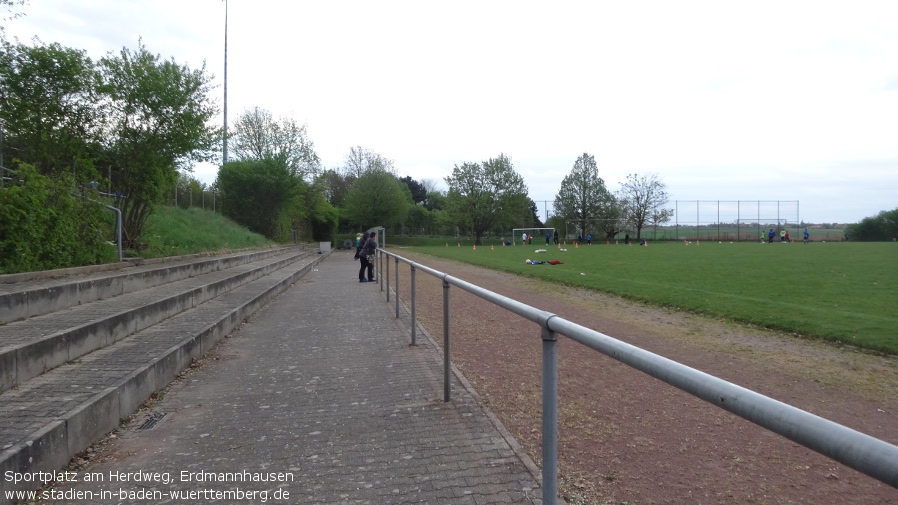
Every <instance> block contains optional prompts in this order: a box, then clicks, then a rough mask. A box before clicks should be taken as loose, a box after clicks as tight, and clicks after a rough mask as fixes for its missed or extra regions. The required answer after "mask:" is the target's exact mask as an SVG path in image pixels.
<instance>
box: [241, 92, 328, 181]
mask: <svg viewBox="0 0 898 505" xmlns="http://www.w3.org/2000/svg"><path fill="white" fill-rule="evenodd" d="M231 131H232V132H233V133H232V135H231V137H230V139H229V146H230V148H231V150H232V151H231V152H232V153H233V154H234V157H235V158H236V159H238V160H243V161H249V160H265V159H271V160H276V161H277V162H278V163H281V164H283V165H284V166H286V167H287V168H288V169H289V170H290V173H291V174H293V175H294V176H296V177H300V178H302V179H303V180H308V181H311V180H312V179H314V177H315V176H317V175H318V174H319V172H320V171H321V161H320V160H319V158H318V154H317V153H316V152H315V146H314V143H313V142H312V140H311V139H309V135H308V131H307V128H306V125H304V124H303V125H299V124H297V123H296V121H295V120H294V119H292V118H280V119H278V120H275V119H274V118H273V117H272V115H271V112H268V111H267V110H264V109H260V108H259V107H254V108H253V109H250V110H247V111H245V112H244V113H243V114H242V115H240V116H238V118H237V120H236V121H235V122H234V125H233V128H232V130H231Z"/></svg>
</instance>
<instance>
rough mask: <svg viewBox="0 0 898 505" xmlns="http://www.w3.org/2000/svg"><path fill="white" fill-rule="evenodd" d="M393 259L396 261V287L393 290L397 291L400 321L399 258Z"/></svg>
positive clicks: (397, 313)
mask: <svg viewBox="0 0 898 505" xmlns="http://www.w3.org/2000/svg"><path fill="white" fill-rule="evenodd" d="M393 258H394V259H395V260H396V264H395V265H394V266H395V267H396V273H395V274H394V275H396V287H395V288H393V289H395V290H396V319H399V256H393Z"/></svg>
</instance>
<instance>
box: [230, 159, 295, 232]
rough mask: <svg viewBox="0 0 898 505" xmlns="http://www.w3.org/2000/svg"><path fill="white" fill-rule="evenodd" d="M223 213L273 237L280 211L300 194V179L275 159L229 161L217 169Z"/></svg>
mask: <svg viewBox="0 0 898 505" xmlns="http://www.w3.org/2000/svg"><path fill="white" fill-rule="evenodd" d="M217 182H218V187H219V190H220V191H221V199H222V208H223V214H224V215H225V216H227V217H229V218H231V219H233V220H234V221H236V222H238V223H240V224H242V225H244V226H246V227H247V228H249V229H250V230H252V231H254V232H256V233H259V234H261V235H264V236H266V237H268V238H274V237H275V236H276V235H277V231H278V221H279V216H280V214H281V211H282V209H283V207H284V206H285V205H287V203H288V202H289V201H290V200H291V199H293V198H295V197H297V196H299V195H301V194H302V193H301V188H300V180H299V179H298V178H296V177H293V176H292V175H291V174H290V172H289V170H288V169H287V167H285V166H284V165H283V164H282V163H278V162H277V161H275V160H271V159H266V160H253V161H230V162H228V163H225V164H224V165H223V166H222V167H221V169H220V170H219V171H218V181H217Z"/></svg>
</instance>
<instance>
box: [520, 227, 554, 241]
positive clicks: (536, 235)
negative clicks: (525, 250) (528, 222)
mask: <svg viewBox="0 0 898 505" xmlns="http://www.w3.org/2000/svg"><path fill="white" fill-rule="evenodd" d="M525 233H526V234H527V236H528V237H529V236H532V237H533V242H536V243H537V244H545V243H547V241H546V234H548V235H549V240H548V243H550V244H551V243H552V240H553V239H554V237H555V228H514V229H512V230H511V243H512V245H519V242H520V241H521V239H522V238H523V237H522V235H523V234H525ZM527 242H528V241H525V242H524V243H523V244H520V245H527Z"/></svg>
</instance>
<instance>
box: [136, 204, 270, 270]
mask: <svg viewBox="0 0 898 505" xmlns="http://www.w3.org/2000/svg"><path fill="white" fill-rule="evenodd" d="M142 239H143V241H144V244H145V246H144V248H143V249H142V250H141V251H140V256H141V257H144V258H158V257H163V256H178V255H182V254H196V253H201V252H216V251H225V250H236V249H245V248H248V247H270V246H273V245H274V243H273V242H272V241H270V240H268V239H267V238H265V237H263V236H262V235H259V234H258V233H253V232H251V231H249V230H247V229H246V228H245V227H243V226H240V225H238V224H237V223H235V222H233V221H231V220H230V219H228V218H226V217H224V216H222V215H221V214H217V213H215V212H211V211H208V210H203V209H199V208H196V207H191V208H189V209H181V208H179V207H160V208H158V209H156V211H155V212H153V214H152V215H150V217H149V219H147V224H146V227H145V229H144V234H143V237H142Z"/></svg>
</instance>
